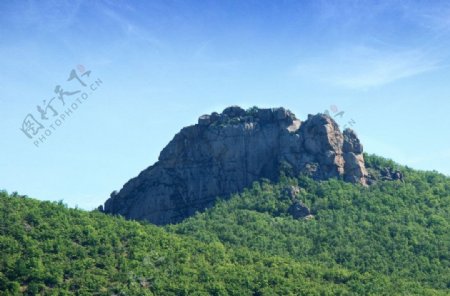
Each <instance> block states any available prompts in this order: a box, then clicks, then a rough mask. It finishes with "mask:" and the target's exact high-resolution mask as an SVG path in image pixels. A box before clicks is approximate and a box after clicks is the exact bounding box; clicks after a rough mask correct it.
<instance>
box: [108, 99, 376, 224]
mask: <svg viewBox="0 0 450 296" xmlns="http://www.w3.org/2000/svg"><path fill="white" fill-rule="evenodd" d="M362 151H363V148H362V145H361V143H360V142H359V139H358V138H357V136H356V134H355V133H354V132H353V131H352V130H349V129H347V130H345V131H344V132H343V133H341V131H340V130H339V128H338V126H337V124H336V123H335V122H334V121H333V119H332V118H330V117H329V116H327V115H324V114H318V115H315V116H311V115H309V116H308V119H307V120H306V121H305V122H301V121H300V120H298V119H297V118H296V117H295V115H294V114H292V113H291V112H290V111H289V110H286V109H284V108H277V109H258V108H252V109H250V110H248V111H245V110H243V109H241V108H239V107H229V108H226V109H225V110H224V111H223V112H222V113H221V114H218V113H212V114H211V115H203V116H201V117H200V118H199V121H198V124H196V125H193V126H189V127H185V128H183V129H182V130H181V131H180V132H179V133H178V134H177V135H175V137H174V138H173V140H172V141H171V142H170V143H169V144H168V145H167V146H166V147H165V148H164V149H163V150H162V152H161V154H160V156H159V160H158V162H156V163H155V164H154V165H153V166H151V167H149V168H147V169H145V170H144V171H142V172H141V173H140V174H139V176H137V177H135V178H133V179H131V180H130V181H128V182H127V183H126V184H125V185H124V186H123V188H122V189H121V190H120V192H118V193H113V194H111V197H110V198H109V199H108V200H107V201H106V203H105V206H104V211H105V212H107V213H113V214H120V215H123V216H125V217H126V218H129V219H137V220H147V221H149V222H151V223H155V224H160V225H161V224H168V223H176V222H179V221H181V220H183V219H184V218H186V217H189V216H191V215H193V214H194V213H195V212H196V211H202V210H204V209H205V208H207V207H211V206H212V205H213V204H214V200H215V199H216V197H218V196H221V197H227V196H229V195H230V194H232V193H236V192H239V191H241V190H243V189H244V188H245V187H248V186H250V185H251V184H252V182H254V181H256V180H259V179H261V178H267V179H270V180H276V179H277V178H278V177H279V172H280V168H281V167H282V168H284V169H286V170H287V171H290V172H291V173H292V174H295V175H297V174H299V173H301V172H303V173H306V174H309V175H310V176H312V177H313V178H315V179H318V180H324V179H328V178H332V177H342V178H344V180H346V181H349V182H353V183H361V184H363V185H365V184H366V181H367V180H366V178H367V172H366V169H365V167H364V159H363V155H362Z"/></svg>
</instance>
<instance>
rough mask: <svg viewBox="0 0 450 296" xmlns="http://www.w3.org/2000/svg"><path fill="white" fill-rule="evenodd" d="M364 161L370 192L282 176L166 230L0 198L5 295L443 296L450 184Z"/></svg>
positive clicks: (449, 256)
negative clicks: (305, 213) (296, 208)
mask: <svg viewBox="0 0 450 296" xmlns="http://www.w3.org/2000/svg"><path fill="white" fill-rule="evenodd" d="M364 159H365V164H366V167H367V171H368V173H369V174H371V175H373V178H375V179H376V180H377V181H376V182H374V183H372V185H370V186H361V185H359V184H353V183H350V182H344V181H343V180H339V179H337V178H331V179H328V180H323V181H317V180H314V179H312V178H311V177H308V176H306V175H300V176H297V177H288V176H286V175H282V176H281V177H280V178H279V180H277V181H276V182H270V181H269V180H262V181H255V182H254V183H253V184H252V186H250V187H249V188H248V189H245V190H244V191H243V192H241V193H239V194H234V195H232V196H231V197H230V198H226V199H220V200H218V201H217V202H216V203H215V205H214V206H213V207H212V208H209V209H208V210H206V211H205V212H203V213H198V214H197V215H194V216H192V217H190V218H188V219H186V220H184V221H183V222H181V223H178V224H175V225H168V226H155V225H153V224H148V223H144V222H137V221H128V220H125V219H124V218H123V217H121V216H111V215H105V214H103V213H101V212H99V211H93V212H86V211H82V210H79V209H70V208H67V207H66V206H65V205H64V204H63V203H62V202H43V201H37V200H34V199H31V198H26V197H22V196H20V195H17V194H13V195H8V194H7V193H6V192H0V254H1V256H0V295H2V296H3V295H164V296H167V295H169V296H171V295H173V296H175V295H239V296H242V295H420V296H426V295H430V296H431V295H449V293H450V280H449V277H448V275H449V274H450V251H449V250H450V218H449V217H450V178H448V177H446V176H444V175H442V174H439V173H437V172H421V171H415V170H412V169H410V168H407V167H403V166H400V165H398V164H396V163H394V162H392V161H389V160H386V159H383V158H381V157H376V156H372V155H364ZM389 172H396V173H394V174H390V173H389ZM396 174H401V175H402V178H403V179H402V180H392V179H393V177H395V175H396ZM294 199H296V200H298V201H299V202H301V203H303V204H304V205H305V206H307V207H308V208H309V209H310V213H311V216H310V217H309V218H301V217H300V218H298V219H295V218H294V217H293V216H292V215H291V214H290V213H289V208H290V207H291V204H292V201H293V200H294Z"/></svg>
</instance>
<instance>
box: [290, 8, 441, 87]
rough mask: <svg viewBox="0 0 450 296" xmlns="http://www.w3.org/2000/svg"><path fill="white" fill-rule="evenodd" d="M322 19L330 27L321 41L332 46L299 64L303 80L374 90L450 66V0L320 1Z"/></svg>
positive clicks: (297, 65)
mask: <svg viewBox="0 0 450 296" xmlns="http://www.w3.org/2000/svg"><path fill="white" fill-rule="evenodd" d="M394 15H395V17H394V18H393V16H394ZM317 20H318V21H317V22H319V23H318V24H317V25H318V26H319V27H323V28H327V30H326V31H323V32H324V33H323V35H324V36H318V37H319V38H322V39H321V40H322V42H323V43H325V44H326V46H328V48H327V50H320V51H315V52H313V54H309V55H304V56H303V58H302V59H300V60H298V62H297V64H296V65H295V66H294V73H295V74H296V75H299V76H300V77H302V78H303V79H309V80H315V81H321V82H323V83H326V84H329V85H334V86H338V87H343V88H350V89H369V88H374V87H378V86H382V85H385V84H388V83H392V82H395V81H397V80H400V79H404V78H408V77H413V76H416V75H420V74H424V73H427V72H431V71H434V70H436V69H439V68H443V67H447V65H446V64H447V63H448V61H449V60H450V51H449V50H448V48H449V45H450V44H449V43H450V42H449V40H450V38H449V37H450V4H447V3H445V2H442V3H436V5H429V3H427V2H424V3H420V2H417V1H409V0H403V1H390V2H388V1H386V2H384V1H382V2H379V3H378V2H377V3H375V2H369V1H358V0H345V1H339V2H337V1H331V0H320V1H318V2H317ZM328 28H329V29H328ZM315 38H316V36H315Z"/></svg>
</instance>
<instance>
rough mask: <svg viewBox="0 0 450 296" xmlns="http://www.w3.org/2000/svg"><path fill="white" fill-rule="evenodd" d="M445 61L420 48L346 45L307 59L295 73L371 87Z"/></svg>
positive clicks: (413, 73)
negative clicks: (402, 48)
mask: <svg viewBox="0 0 450 296" xmlns="http://www.w3.org/2000/svg"><path fill="white" fill-rule="evenodd" d="M442 62H443V60H442V59H441V58H439V57H433V56H431V55H429V54H428V53H427V52H425V51H423V50H421V49H404V50H394V49H377V48H373V47H367V46H347V47H342V48H339V49H337V50H334V51H332V52H330V53H327V54H325V55H322V56H316V57H313V58H309V59H305V60H304V61H302V62H300V63H299V64H298V65H297V66H296V69H295V73H296V74H297V75H300V76H302V77H303V78H309V79H311V78H312V79H314V80H318V81H321V82H325V83H329V84H332V85H335V86H340V87H344V88H350V89H368V88H373V87H377V86H381V85H384V84H388V83H392V82H394V81H396V80H399V79H402V78H407V77H411V76H415V75H419V74H422V73H426V72H429V71H433V70H436V69H438V68H439V67H441V64H442Z"/></svg>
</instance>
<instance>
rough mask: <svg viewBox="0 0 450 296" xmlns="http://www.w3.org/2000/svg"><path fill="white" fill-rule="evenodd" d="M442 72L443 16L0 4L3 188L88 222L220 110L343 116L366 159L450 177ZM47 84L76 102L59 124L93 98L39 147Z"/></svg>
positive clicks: (443, 12) (369, 6) (397, 8)
mask: <svg viewBox="0 0 450 296" xmlns="http://www.w3.org/2000/svg"><path fill="white" fill-rule="evenodd" d="M79 65H83V67H84V69H83V67H81V66H79ZM449 65H450V3H448V2H447V1H433V5H430V3H429V2H427V1H317V0H315V1H75V0H72V1H8V0H7V1H1V2H0V67H1V70H0V104H1V106H2V108H1V110H2V119H1V121H0V124H1V131H2V137H1V140H0V141H2V142H1V147H2V148H1V150H0V151H1V153H0V168H1V170H0V188H4V189H6V190H8V191H18V192H19V193H21V194H27V195H29V196H32V197H35V198H39V199H43V200H61V199H62V200H64V201H65V202H66V203H68V204H69V205H70V206H76V205H78V206H79V207H81V208H84V209H92V208H94V207H96V206H98V205H100V204H102V203H103V202H104V201H105V200H106V199H107V198H108V196H109V194H110V192H112V191H113V190H118V189H120V188H121V186H122V185H123V184H124V183H125V182H126V181H127V180H128V179H130V178H132V177H134V176H136V175H137V174H138V173H139V172H140V171H141V170H143V169H145V168H146V167H147V166H149V165H151V164H153V163H154V162H155V161H156V160H157V158H158V155H159V152H160V151H161V149H162V148H163V147H164V146H165V145H166V144H167V143H168V142H169V141H170V140H171V138H172V137H173V136H174V135H175V133H176V132H178V131H179V130H180V129H181V128H182V127H183V126H186V125H190V124H194V123H196V121H197V118H198V116H200V115H202V114H205V113H210V112H212V111H221V110H222V109H223V108H225V107H226V106H228V105H241V106H243V107H251V106H253V105H257V106H261V107H278V106H284V107H287V108H289V109H291V110H292V111H293V112H294V113H295V114H296V115H297V117H299V118H300V119H304V118H305V117H306V116H307V114H309V113H318V112H323V111H325V110H330V112H331V114H337V113H338V112H340V111H344V115H343V117H342V118H341V117H337V121H338V123H340V124H341V125H344V124H346V123H348V122H352V124H353V128H354V129H355V130H356V132H357V133H358V135H359V137H360V138H361V140H362V142H363V144H364V146H365V150H366V151H367V152H369V153H376V154H379V155H382V156H385V157H388V158H392V159H394V160H395V161H397V162H399V163H402V164H406V165H409V166H411V167H413V168H417V169H423V170H437V171H440V172H442V173H445V174H447V175H450V137H449V134H448V129H449V127H450V116H448V114H449V112H450V81H449V79H450V78H449V77H450V69H449ZM72 69H74V70H75V71H76V73H77V74H78V75H79V76H80V77H81V74H83V73H86V71H88V70H90V71H91V72H90V75H89V76H87V75H86V76H84V77H82V80H83V82H86V85H87V86H86V87H83V86H81V85H80V84H77V83H78V82H77V81H75V80H72V81H67V79H68V77H69V73H70V72H71V70H72ZM96 79H100V80H101V81H102V82H103V83H102V84H101V85H99V86H98V88H96V89H95V91H93V90H92V89H89V88H90V86H91V85H92V83H94V81H95V80H96ZM57 85H60V86H61V87H62V88H63V89H64V91H78V90H80V91H81V92H80V93H78V94H74V95H71V96H69V95H65V104H67V105H62V101H59V100H58V98H56V99H55V101H54V102H53V104H54V106H55V109H57V110H56V111H57V113H58V116H60V114H61V113H63V112H64V110H65V109H64V108H69V107H70V106H71V104H72V103H76V99H77V98H78V99H79V100H80V98H79V96H80V95H81V93H82V92H84V91H88V92H89V97H88V98H87V99H86V100H84V99H81V103H77V109H76V110H75V111H74V112H73V113H72V114H71V115H70V116H69V118H67V119H66V120H64V121H63V123H62V124H60V126H58V127H57V128H56V129H55V130H53V131H52V133H51V135H50V136H48V137H47V138H46V140H45V141H44V142H43V143H41V144H40V145H39V147H36V146H35V145H34V144H33V141H34V140H33V139H31V140H30V139H29V138H28V137H27V136H26V135H25V134H24V133H23V132H22V131H21V130H20V128H21V127H22V124H23V121H24V119H25V117H26V116H27V114H32V115H33V116H34V117H35V119H36V120H38V119H40V121H43V122H44V124H48V123H51V122H52V120H54V119H55V118H57V117H53V115H54V114H51V112H49V113H47V115H48V117H51V119H49V120H47V121H45V120H42V119H41V118H40V113H39V112H38V111H37V106H41V107H42V106H47V105H45V104H47V103H48V102H49V100H51V99H52V98H53V97H55V96H57V95H56V94H55V92H54V90H55V87H56V86H57ZM63 98H64V96H63ZM44 100H46V103H45V104H44V102H43V101H44ZM58 104H59V105H58ZM56 106H58V108H59V109H58V108H56ZM41 132H42V130H41Z"/></svg>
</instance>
